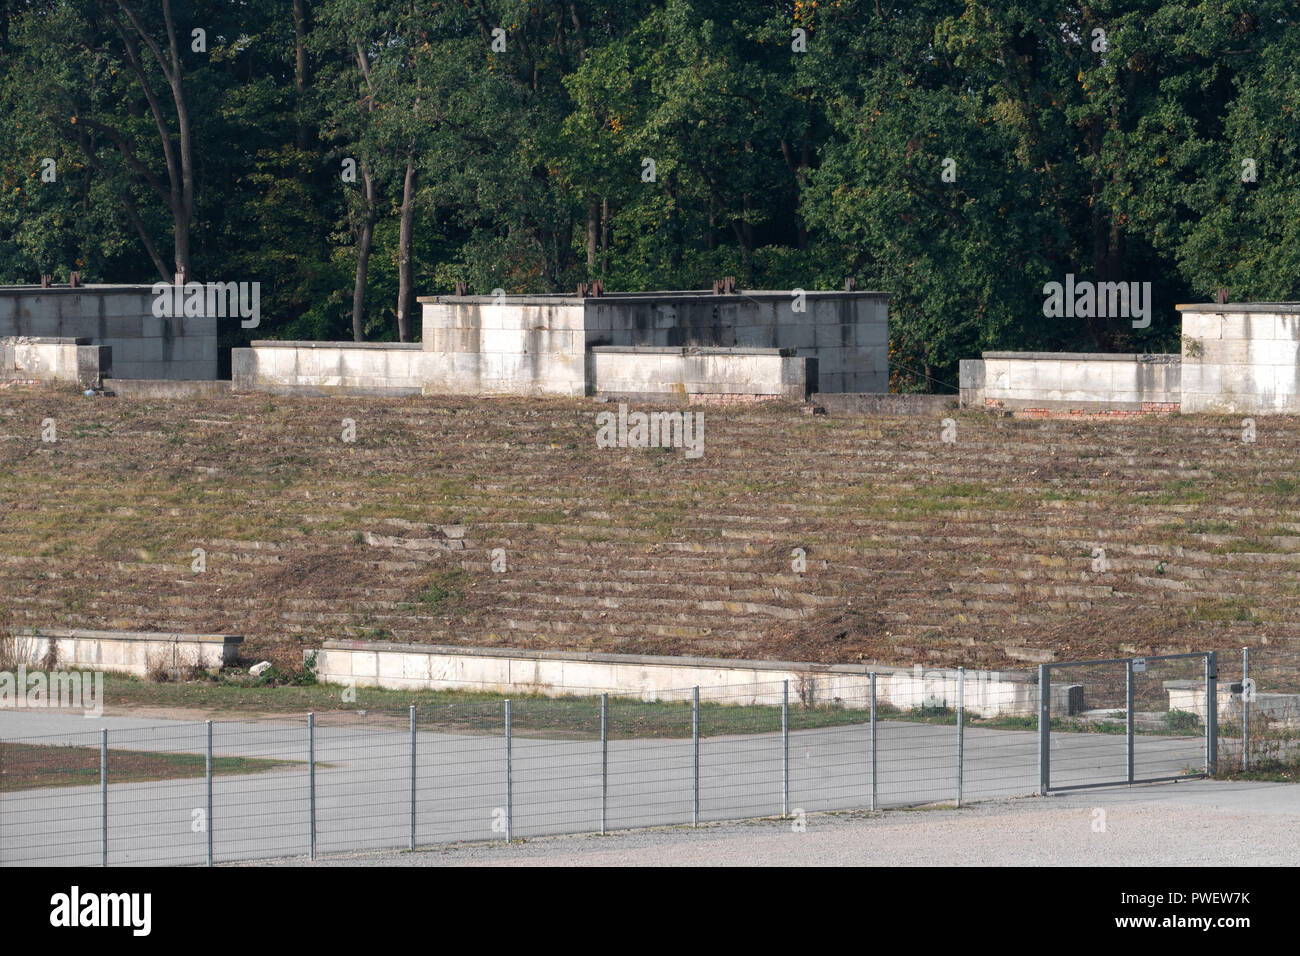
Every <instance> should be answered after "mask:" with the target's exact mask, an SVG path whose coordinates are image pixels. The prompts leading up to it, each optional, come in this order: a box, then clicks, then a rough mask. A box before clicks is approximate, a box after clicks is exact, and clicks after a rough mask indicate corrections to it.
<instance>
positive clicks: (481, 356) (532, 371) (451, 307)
mask: <svg viewBox="0 0 1300 956" xmlns="http://www.w3.org/2000/svg"><path fill="white" fill-rule="evenodd" d="M419 301H420V302H421V303H423V309H424V313H423V326H422V333H421V339H422V342H421V344H422V346H423V348H424V350H425V373H426V376H427V378H426V381H425V388H424V391H425V394H429V395H585V394H587V354H586V351H587V345H588V344H590V343H589V340H594V339H595V338H596V336H595V335H594V334H592V335H588V331H587V329H586V327H585V325H584V313H583V304H582V303H583V300H582V299H574V298H565V297H560V296H510V297H508V299H504V300H502V303H501V304H497V303H496V302H495V301H494V300H493V299H492V297H490V296H466V297H456V296H440V297H435V298H421V299H420V300H419Z"/></svg>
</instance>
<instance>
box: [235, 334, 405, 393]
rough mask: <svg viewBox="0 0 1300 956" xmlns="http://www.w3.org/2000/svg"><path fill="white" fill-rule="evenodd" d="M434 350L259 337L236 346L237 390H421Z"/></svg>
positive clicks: (382, 343)
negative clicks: (275, 340) (284, 340)
mask: <svg viewBox="0 0 1300 956" xmlns="http://www.w3.org/2000/svg"><path fill="white" fill-rule="evenodd" d="M428 355H429V353H427V352H425V351H423V350H422V349H421V347H420V345H418V344H413V343H398V342H270V341H258V342H253V343H252V346H251V348H246V349H231V352H230V371H231V379H232V387H233V389H234V390H235V391H260V392H272V393H276V394H283V395H289V394H292V395H333V394H345V395H419V394H420V392H421V391H422V389H423V388H424V385H425V381H426V371H425V363H426V360H427V358H428Z"/></svg>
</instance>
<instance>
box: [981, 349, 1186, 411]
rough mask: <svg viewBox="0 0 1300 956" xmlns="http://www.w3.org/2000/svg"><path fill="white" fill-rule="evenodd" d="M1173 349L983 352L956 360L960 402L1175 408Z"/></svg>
mask: <svg viewBox="0 0 1300 956" xmlns="http://www.w3.org/2000/svg"><path fill="white" fill-rule="evenodd" d="M1180 368H1181V367H1180V364H1179V361H1178V356H1177V355H1119V354H1107V353H1097V352H1093V353H1075V352H985V353H984V357H983V358H982V359H963V360H962V361H961V364H960V385H961V403H962V405H963V406H966V407H972V408H1006V409H1012V410H1033V409H1040V408H1046V409H1052V408H1057V409H1059V408H1069V409H1071V410H1078V411H1083V412H1103V411H1129V412H1169V411H1177V410H1178V403H1179V398H1180V392H1179V372H1180Z"/></svg>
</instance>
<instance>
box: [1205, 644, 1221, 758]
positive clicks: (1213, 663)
mask: <svg viewBox="0 0 1300 956" xmlns="http://www.w3.org/2000/svg"><path fill="white" fill-rule="evenodd" d="M1218 681H1219V652H1218V651H1210V653H1208V654H1206V655H1205V773H1206V775H1207V776H1210V777H1212V776H1214V775H1215V773H1217V772H1218V769H1219V684H1218Z"/></svg>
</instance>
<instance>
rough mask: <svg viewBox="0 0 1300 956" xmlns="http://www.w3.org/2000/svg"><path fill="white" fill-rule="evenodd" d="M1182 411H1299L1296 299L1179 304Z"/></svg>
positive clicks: (1298, 315)
mask: <svg viewBox="0 0 1300 956" xmlns="http://www.w3.org/2000/svg"><path fill="white" fill-rule="evenodd" d="M1178 311H1179V312H1181V313H1182V315H1183V381H1182V390H1183V398H1182V405H1183V408H1182V410H1183V411H1184V412H1214V413H1221V414H1230V415H1239V414H1240V415H1247V414H1252V413H1269V412H1274V413H1288V414H1292V413H1295V412H1300V302H1246V303H1240V304H1224V305H1180V306H1178Z"/></svg>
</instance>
